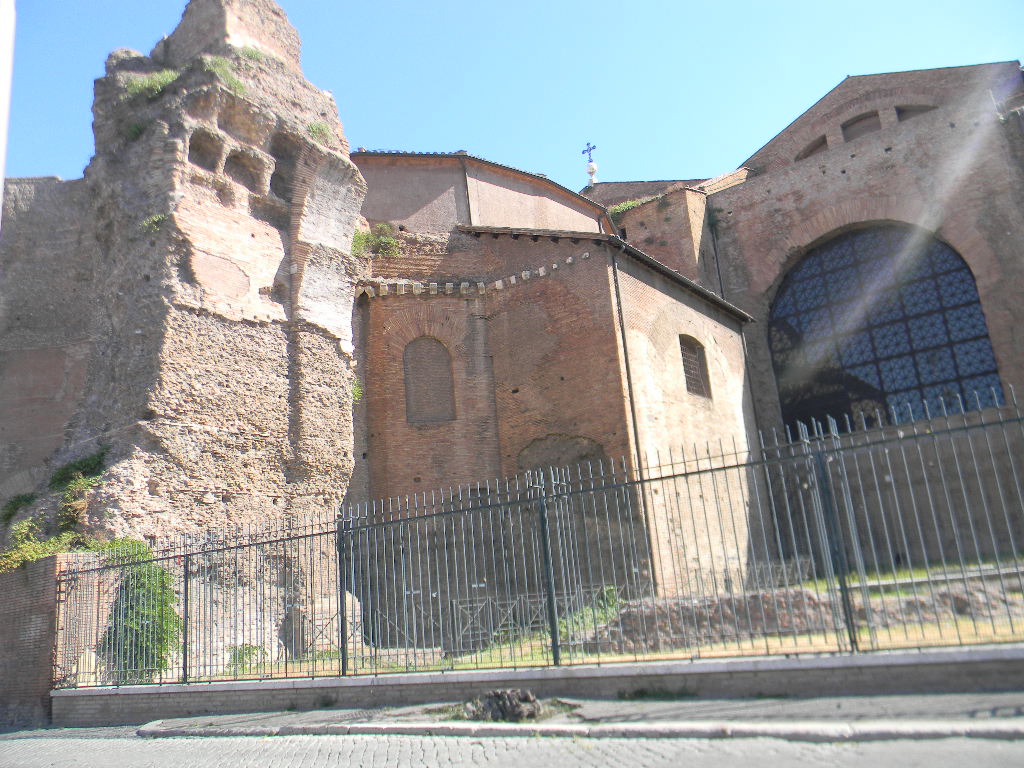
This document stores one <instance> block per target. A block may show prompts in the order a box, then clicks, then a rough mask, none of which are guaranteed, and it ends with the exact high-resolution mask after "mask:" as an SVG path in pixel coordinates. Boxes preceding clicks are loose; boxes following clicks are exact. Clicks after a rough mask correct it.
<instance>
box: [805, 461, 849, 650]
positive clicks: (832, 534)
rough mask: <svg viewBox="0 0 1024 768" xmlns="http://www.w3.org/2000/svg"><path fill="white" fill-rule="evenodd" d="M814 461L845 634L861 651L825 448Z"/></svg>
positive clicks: (829, 555)
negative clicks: (841, 607)
mask: <svg viewBox="0 0 1024 768" xmlns="http://www.w3.org/2000/svg"><path fill="white" fill-rule="evenodd" d="M814 463H815V466H816V467H817V474H818V496H819V498H820V500H821V509H822V513H823V514H822V516H823V517H824V523H825V538H826V539H827V540H828V553H827V554H828V557H829V560H830V561H831V563H832V571H833V572H834V573H835V574H836V580H837V581H838V582H839V599H840V602H841V603H842V606H843V620H844V622H845V623H846V634H847V636H848V637H849V639H850V649H851V650H853V651H859V650H860V647H859V644H858V642H857V625H856V623H855V622H854V619H853V604H852V603H851V602H850V587H849V584H847V582H846V576H847V574H848V573H849V571H850V565H849V563H848V562H847V559H846V546H845V544H844V543H843V532H842V529H841V528H840V526H839V517H838V515H837V513H836V504H835V499H834V498H833V497H832V487H831V485H830V483H829V476H828V466H827V465H826V464H825V454H824V452H823V451H820V450H816V451H815V452H814Z"/></svg>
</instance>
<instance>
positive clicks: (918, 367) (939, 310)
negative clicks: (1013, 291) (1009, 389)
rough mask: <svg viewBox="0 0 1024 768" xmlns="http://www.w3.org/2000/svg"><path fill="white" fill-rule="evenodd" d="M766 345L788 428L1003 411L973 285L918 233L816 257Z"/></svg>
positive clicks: (884, 231) (850, 239) (869, 232)
mask: <svg viewBox="0 0 1024 768" xmlns="http://www.w3.org/2000/svg"><path fill="white" fill-rule="evenodd" d="M768 338H769V345H770V347H771V353H772V363H773V365H774V368H775V376H776V379H777V381H778V385H779V397H780V400H781V404H782V414H783V418H784V419H785V421H786V423H787V424H792V423H794V422H796V421H805V422H806V421H809V420H811V419H821V418H824V417H825V416H827V415H833V416H836V417H840V416H842V415H843V414H847V413H853V414H855V415H856V414H864V415H865V416H866V417H868V419H869V421H871V422H874V416H875V414H876V413H881V414H882V415H883V417H884V416H885V415H888V416H889V417H890V418H893V417H895V419H896V420H898V421H906V420H907V419H908V418H921V417H923V416H924V415H926V413H931V414H933V415H937V414H940V413H942V412H943V409H946V411H950V410H960V408H961V407H965V408H967V409H973V408H975V407H977V406H978V405H980V406H982V407H986V406H990V405H997V404H1001V403H1002V397H1003V394H1002V388H1001V385H1000V382H999V374H998V370H997V368H996V360H995V355H994V354H993V352H992V344H991V342H990V341H989V338H988V327H987V326H986V324H985V316H984V315H983V314H982V311H981V304H980V302H979V300H978V291H977V288H976V287H975V284H974V276H973V275H972V274H971V271H970V269H969V268H968V266H967V264H965V263H964V260H963V259H962V258H960V256H959V255H958V254H957V253H956V251H954V250H953V249H952V248H950V247H949V246H948V245H946V244H945V243H941V242H939V241H938V240H936V239H934V238H932V237H931V236H929V235H927V234H925V233H923V232H921V231H920V230H916V229H913V228H911V227H905V226H897V225H890V226H880V227H874V228H871V229H862V230H857V231H853V232H848V233H846V234H843V235H840V236H839V237H836V238H835V239H833V240H830V241H829V242H827V243H825V244H824V245H821V246H819V247H817V248H815V249H814V250H812V251H811V252H810V253H808V254H807V256H806V257H804V259H803V260H802V261H801V262H800V263H799V264H798V265H797V266H796V267H794V268H793V269H792V270H791V271H790V273H789V274H788V275H787V276H786V278H785V280H783V282H782V286H781V287H780V288H779V292H778V294H777V295H776V297H775V301H774V303H773V304H772V309H771V314H770V317H769V323H768ZM926 406H927V409H928V410H927V411H926V410H925V409H926Z"/></svg>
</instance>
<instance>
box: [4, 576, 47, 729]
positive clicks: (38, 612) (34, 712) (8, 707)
mask: <svg viewBox="0 0 1024 768" xmlns="http://www.w3.org/2000/svg"><path fill="white" fill-rule="evenodd" d="M59 562H60V559H59V557H58V556H55V557H47V558H44V559H42V560H36V561H35V562H33V563H26V564H25V565H23V566H21V567H20V568H17V569H15V570H13V571H9V572H7V573H0V725H3V726H10V725H19V726H25V725H44V724H46V723H47V722H49V719H50V682H51V679H52V677H53V645H54V638H55V635H56V627H57V580H56V575H57V568H58V566H59Z"/></svg>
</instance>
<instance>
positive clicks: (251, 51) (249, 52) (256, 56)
mask: <svg viewBox="0 0 1024 768" xmlns="http://www.w3.org/2000/svg"><path fill="white" fill-rule="evenodd" d="M238 55H239V56H241V57H242V58H243V59H248V60H249V61H257V62H264V61H266V60H267V54H265V53H264V52H263V51H261V50H260V49H259V48H253V47H252V46H251V45H247V46H245V47H244V48H239V49H238Z"/></svg>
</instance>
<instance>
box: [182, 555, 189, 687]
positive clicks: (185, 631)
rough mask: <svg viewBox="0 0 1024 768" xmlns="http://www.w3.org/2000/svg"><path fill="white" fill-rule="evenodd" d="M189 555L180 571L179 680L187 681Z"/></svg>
mask: <svg viewBox="0 0 1024 768" xmlns="http://www.w3.org/2000/svg"><path fill="white" fill-rule="evenodd" d="M190 560H191V556H190V555H185V557H184V558H182V573H183V577H182V578H183V582H184V584H183V587H182V597H181V602H182V610H181V613H182V627H181V633H182V641H181V682H183V683H187V682H188V610H189V604H188V603H189V594H188V593H189V578H188V574H189V567H190Z"/></svg>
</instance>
